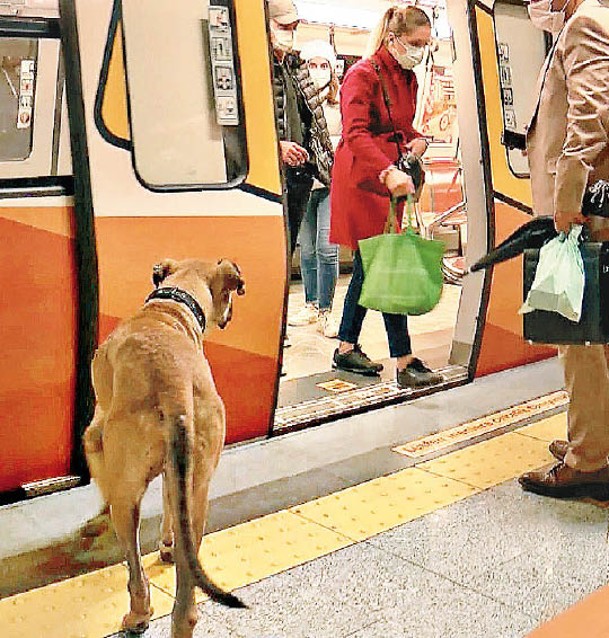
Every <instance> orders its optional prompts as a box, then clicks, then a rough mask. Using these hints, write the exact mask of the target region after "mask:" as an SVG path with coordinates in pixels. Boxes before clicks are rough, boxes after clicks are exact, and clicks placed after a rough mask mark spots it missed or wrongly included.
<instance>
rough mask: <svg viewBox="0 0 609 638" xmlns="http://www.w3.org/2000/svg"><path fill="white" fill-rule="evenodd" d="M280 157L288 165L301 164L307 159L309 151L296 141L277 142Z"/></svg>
mask: <svg viewBox="0 0 609 638" xmlns="http://www.w3.org/2000/svg"><path fill="white" fill-rule="evenodd" d="M279 146H280V148H281V159H282V161H283V163H284V164H287V165H288V166H302V165H303V164H306V163H307V162H308V161H309V153H308V152H307V149H306V148H303V147H302V146H300V145H299V144H296V142H279Z"/></svg>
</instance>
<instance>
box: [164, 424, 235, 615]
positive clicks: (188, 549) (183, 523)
mask: <svg viewBox="0 0 609 638" xmlns="http://www.w3.org/2000/svg"><path fill="white" fill-rule="evenodd" d="M191 448H192V442H191V440H190V438H189V436H188V431H187V428H186V418H185V417H184V416H179V417H177V418H176V419H175V423H174V427H173V432H172V434H171V443H170V450H169V459H168V460H169V465H170V466H171V467H172V468H173V469H172V470H170V472H171V473H172V474H173V476H172V477H171V479H173V481H172V482H173V483H174V487H175V489H174V490H171V491H173V492H174V495H173V498H172V499H171V500H172V502H173V503H174V505H173V510H174V512H173V514H174V526H175V534H176V550H177V552H178V555H177V556H176V559H177V560H180V553H181V554H182V557H183V560H184V561H185V562H186V566H187V568H188V570H189V571H190V573H191V575H192V578H193V580H194V581H195V583H196V585H197V586H198V587H200V588H201V589H202V590H203V591H204V592H205V593H206V594H207V595H208V596H209V597H210V598H211V599H212V600H215V601H216V602H219V603H222V604H223V605H226V606H227V607H238V608H245V607H246V605H245V604H244V603H243V602H242V601H241V600H239V598H237V597H236V596H233V594H229V593H227V592H225V591H223V590H222V589H220V587H218V586H217V585H216V584H215V583H214V582H212V581H211V579H210V578H209V576H208V575H207V574H206V573H205V571H204V570H203V568H202V567H201V564H200V563H199V559H198V557H197V553H196V550H195V546H194V542H193V538H192V527H191V520H192V518H191V513H190V499H189V497H188V496H189V491H191V488H190V487H189V486H190V481H189V477H190V473H191V467H190V464H191V459H192V450H191ZM171 479H170V480H171Z"/></svg>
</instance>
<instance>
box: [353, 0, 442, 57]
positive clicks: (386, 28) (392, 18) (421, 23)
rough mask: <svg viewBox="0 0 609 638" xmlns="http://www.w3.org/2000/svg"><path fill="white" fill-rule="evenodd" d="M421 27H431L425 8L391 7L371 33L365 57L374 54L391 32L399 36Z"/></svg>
mask: <svg viewBox="0 0 609 638" xmlns="http://www.w3.org/2000/svg"><path fill="white" fill-rule="evenodd" d="M419 27H431V20H430V19H429V16H428V15H427V14H426V13H425V11H423V9H419V8H418V7H413V6H404V5H399V6H395V5H394V6H393V7H389V9H387V11H385V13H384V14H383V16H382V18H381V19H380V21H379V23H378V24H377V25H376V27H375V28H374V30H373V31H372V33H371V34H370V38H369V40H368V45H367V47H366V52H365V54H364V57H366V58H369V57H370V56H371V55H374V54H375V53H376V52H377V51H378V50H379V49H380V48H381V45H383V44H385V41H386V39H387V36H388V35H389V34H390V33H395V35H397V36H398V37H400V36H401V35H404V34H405V35H410V34H411V33H412V32H413V31H416V30H417V29H418V28H419Z"/></svg>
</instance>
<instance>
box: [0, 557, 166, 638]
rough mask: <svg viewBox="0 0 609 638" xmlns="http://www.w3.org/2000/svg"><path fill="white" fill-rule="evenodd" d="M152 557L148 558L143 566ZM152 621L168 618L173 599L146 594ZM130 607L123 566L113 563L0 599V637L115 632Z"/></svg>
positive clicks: (69, 637)
mask: <svg viewBox="0 0 609 638" xmlns="http://www.w3.org/2000/svg"><path fill="white" fill-rule="evenodd" d="M155 559H156V557H155V556H152V555H151V556H148V557H146V558H145V560H144V566H145V567H146V568H147V570H148V568H149V567H150V563H152V562H153V561H154V560H155ZM150 595H151V600H152V607H153V609H154V617H155V618H158V617H161V616H164V615H166V614H169V613H170V612H171V609H172V607H173V598H172V597H171V596H168V595H167V594H165V593H164V592H162V591H160V590H158V589H157V588H155V587H151V591H150ZM128 606H129V595H128V593H127V568H126V567H125V566H124V565H122V564H121V565H115V566H113V567H108V568H106V569H101V570H99V571H95V572H91V573H89V574H85V575H84V576H78V577H77V578H72V579H70V580H67V581H63V582H59V583H55V584H53V585H48V586H47V587H43V588H41V589H34V590H31V591H28V592H25V593H23V594H18V595H17V596H12V597H10V598H5V599H3V600H0V635H1V636H2V638H37V637H38V636H44V638H89V637H92V636H97V637H99V636H106V635H108V634H111V633H113V632H116V631H118V629H120V624H121V620H122V617H123V615H124V614H125V613H126V611H127V609H128Z"/></svg>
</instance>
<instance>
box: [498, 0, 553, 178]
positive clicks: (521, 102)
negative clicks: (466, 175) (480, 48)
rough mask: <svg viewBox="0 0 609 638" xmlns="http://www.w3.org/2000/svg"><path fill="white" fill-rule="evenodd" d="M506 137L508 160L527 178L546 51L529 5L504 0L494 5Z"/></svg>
mask: <svg viewBox="0 0 609 638" xmlns="http://www.w3.org/2000/svg"><path fill="white" fill-rule="evenodd" d="M494 18H495V37H496V48H497V62H498V72H499V86H500V91H501V102H502V105H503V130H504V133H503V138H504V144H505V145H506V147H507V149H508V150H507V154H508V163H509V166H510V168H511V170H512V172H513V173H514V174H515V175H516V176H518V177H528V175H529V164H528V160H527V158H526V156H525V155H524V154H523V152H522V149H523V148H524V135H525V133H526V127H527V126H528V124H529V122H530V121H531V117H532V115H533V109H534V108H535V104H536V91H535V84H536V82H537V75H538V72H539V69H540V68H541V65H542V64H543V60H544V58H545V54H546V43H545V37H544V35H543V33H542V32H541V31H540V30H539V29H537V28H535V27H534V26H533V24H532V22H531V20H530V19H529V16H528V13H527V8H526V5H524V4H521V3H519V2H518V3H516V2H514V1H513V0H501V1H498V2H495V5H494Z"/></svg>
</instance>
